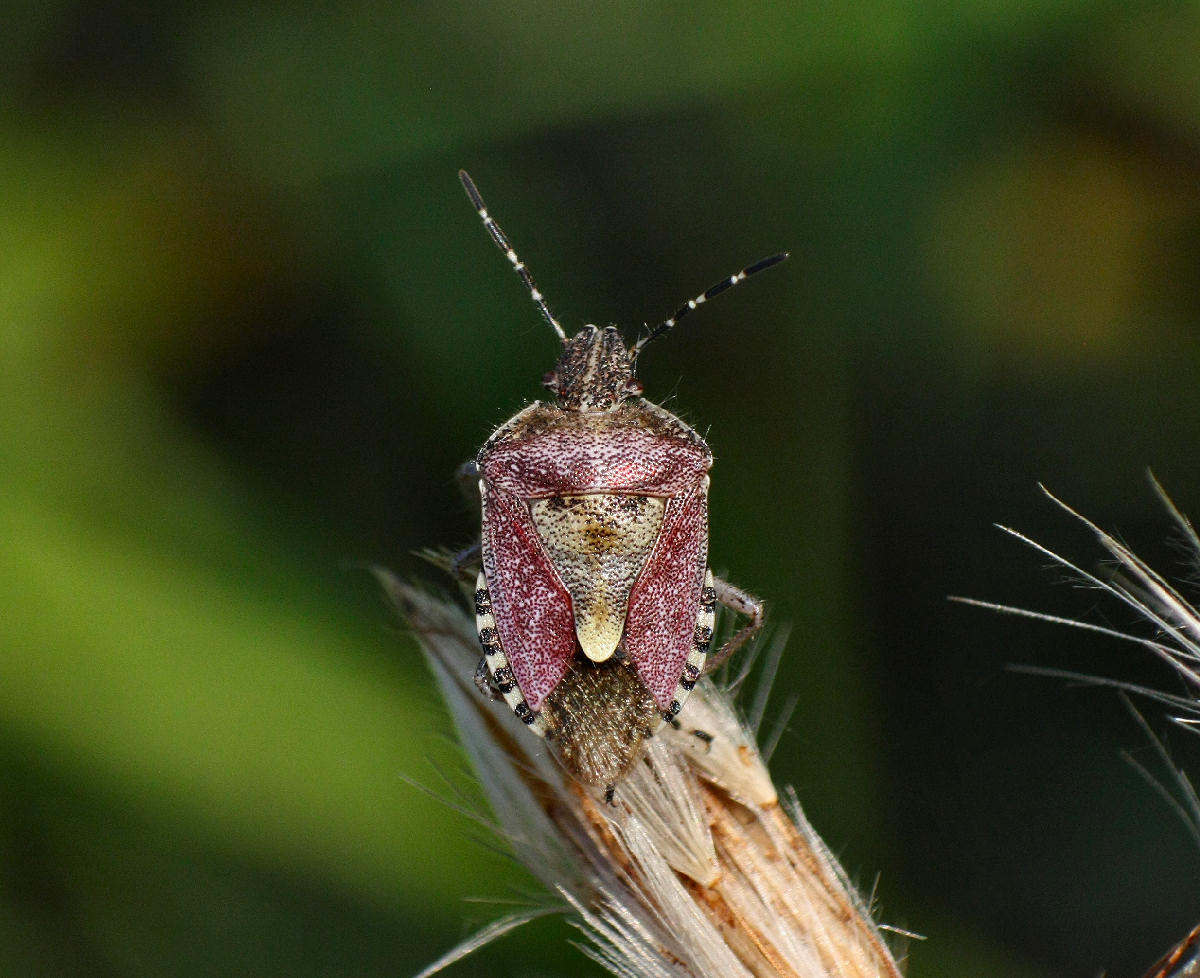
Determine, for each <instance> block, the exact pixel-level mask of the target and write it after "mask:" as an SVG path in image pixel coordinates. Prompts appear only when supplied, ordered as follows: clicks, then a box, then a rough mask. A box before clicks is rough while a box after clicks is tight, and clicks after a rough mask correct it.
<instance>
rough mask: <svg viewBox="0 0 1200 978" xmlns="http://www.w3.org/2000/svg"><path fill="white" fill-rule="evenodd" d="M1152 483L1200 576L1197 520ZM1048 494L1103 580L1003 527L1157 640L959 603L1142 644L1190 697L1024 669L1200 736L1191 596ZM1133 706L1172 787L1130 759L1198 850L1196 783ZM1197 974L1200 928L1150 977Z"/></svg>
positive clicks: (1198, 625)
mask: <svg viewBox="0 0 1200 978" xmlns="http://www.w3.org/2000/svg"><path fill="white" fill-rule="evenodd" d="M1150 482H1151V484H1152V485H1153V487H1154V491H1155V492H1156V493H1157V494H1158V497H1159V499H1160V500H1161V501H1162V504H1163V505H1164V506H1165V507H1166V510H1167V513H1168V514H1169V516H1170V518H1171V521H1172V523H1173V524H1174V529H1175V532H1176V535H1177V536H1178V538H1179V539H1178V541H1177V542H1178V543H1179V545H1180V548H1181V549H1182V550H1183V552H1184V553H1185V555H1186V558H1187V562H1188V563H1189V564H1190V565H1191V574H1192V575H1195V574H1196V573H1198V572H1200V536H1197V534H1196V530H1195V528H1194V527H1193V526H1192V523H1191V521H1190V520H1189V519H1188V518H1187V517H1186V516H1184V514H1183V513H1182V512H1181V511H1180V510H1179V509H1178V508H1177V507H1176V506H1175V504H1174V503H1173V502H1172V501H1171V499H1170V497H1169V496H1167V494H1166V492H1164V491H1163V488H1162V486H1161V485H1159V483H1158V481H1157V480H1156V479H1155V478H1154V476H1153V475H1150ZM1042 491H1043V492H1045V493H1046V495H1047V496H1048V497H1049V498H1050V499H1051V500H1052V501H1053V502H1054V503H1055V504H1057V505H1058V506H1059V507H1061V508H1062V509H1063V510H1064V511H1066V512H1067V513H1068V514H1069V515H1071V516H1072V517H1074V518H1075V519H1077V520H1079V521H1080V522H1081V523H1082V524H1083V525H1084V526H1086V527H1087V528H1088V529H1089V530H1090V531H1091V532H1092V533H1093V534H1094V535H1095V537H1096V539H1097V540H1098V541H1099V543H1100V545H1101V547H1102V548H1103V549H1104V551H1106V553H1107V554H1108V556H1109V557H1110V558H1111V559H1112V560H1113V561H1115V563H1114V565H1113V566H1112V567H1110V568H1108V569H1106V570H1105V571H1104V572H1103V574H1100V573H1092V572H1090V571H1087V570H1084V569H1083V567H1081V566H1080V565H1079V564H1078V563H1076V562H1074V561H1071V560H1068V559H1067V558H1065V557H1062V556H1060V555H1059V554H1057V553H1055V552H1054V551H1052V550H1050V549H1048V548H1046V547H1044V546H1042V545H1041V544H1040V543H1037V542H1036V541H1034V540H1031V539H1030V538H1029V537H1027V536H1025V534H1023V533H1020V532H1018V531H1017V530H1014V529H1012V528H1010V527H1007V526H1001V527H1000V529H1001V530H1003V531H1004V532H1005V533H1008V534H1010V535H1011V536H1013V537H1015V538H1016V539H1018V540H1020V541H1021V542H1022V543H1024V544H1025V545H1026V546H1029V547H1032V548H1033V549H1034V550H1036V551H1037V552H1038V553H1040V554H1042V555H1043V556H1045V557H1048V558H1049V559H1050V560H1051V561H1052V562H1053V563H1054V564H1055V565H1057V566H1058V567H1059V568H1061V569H1062V570H1065V571H1066V572H1067V573H1068V575H1069V577H1070V578H1071V579H1072V580H1073V581H1074V582H1075V583H1077V584H1080V585H1081V586H1083V587H1086V588H1092V589H1095V590H1098V591H1100V592H1102V593H1106V594H1108V595H1110V596H1112V597H1113V598H1116V599H1117V600H1118V601H1119V602H1121V603H1122V604H1124V605H1126V606H1127V607H1129V608H1131V609H1132V610H1133V611H1134V612H1135V613H1136V614H1137V616H1138V617H1139V618H1141V619H1143V620H1145V621H1146V622H1148V623H1149V624H1150V625H1151V626H1152V627H1153V630H1154V631H1153V634H1152V635H1151V636H1149V637H1147V636H1142V635H1135V634H1132V633H1129V632H1122V631H1120V630H1118V629H1114V628H1107V627H1105V626H1104V625H1097V624H1094V623H1091V622H1087V621H1077V620H1076V619H1073V618H1065V617H1062V616H1059V615H1050V614H1045V613H1043V612H1038V611H1030V610H1028V609H1025V608H1014V607H1012V606H1010V605H1002V604H994V603H992V602H990V601H978V600H975V599H972V598H961V597H955V598H953V600H955V601H958V602H961V603H963V604H970V605H975V606H977V607H981V608H987V609H989V610H991V611H1000V612H1003V613H1005V614H1013V615H1020V616H1022V617H1025V618H1034V619H1037V620H1039V621H1048V622H1052V623H1054V624H1058V625H1068V626H1070V627H1071V628H1079V629H1083V630H1084V631H1089V632H1094V633H1097V634H1099V635H1104V636H1107V637H1109V638H1115V639H1118V640H1120V641H1122V642H1132V643H1134V644H1136V645H1139V646H1141V647H1142V648H1143V649H1145V650H1146V651H1148V652H1150V653H1151V654H1152V655H1153V656H1155V657H1156V658H1158V659H1161V660H1162V661H1164V662H1166V663H1167V664H1168V665H1169V666H1170V667H1171V669H1172V670H1174V672H1175V673H1176V674H1177V675H1178V677H1179V678H1180V679H1181V680H1182V684H1183V685H1182V692H1179V693H1170V692H1166V691H1163V690H1159V689H1154V688H1152V687H1148V686H1141V685H1137V684H1133V683H1128V682H1123V681H1121V680H1119V679H1112V678H1099V677H1094V676H1082V675H1079V674H1078V673H1071V672H1063V671H1060V670H1055V669H1042V668H1029V667H1020V671H1022V672H1034V673H1039V674H1041V675H1048V676H1059V677H1063V678H1068V679H1072V680H1083V681H1085V682H1088V683H1092V684H1098V685H1103V686H1109V687H1113V688H1116V689H1119V690H1121V691H1122V693H1123V694H1132V695H1134V696H1138V697H1146V698H1148V699H1150V700H1152V701H1154V702H1157V703H1159V704H1161V705H1163V706H1166V707H1167V708H1168V710H1169V711H1171V720H1172V721H1173V722H1174V723H1176V724H1178V725H1179V726H1180V727H1182V728H1184V729H1185V730H1188V731H1190V732H1192V733H1200V611H1197V609H1196V606H1195V605H1194V604H1193V603H1192V602H1191V601H1189V600H1188V599H1187V598H1186V597H1185V596H1184V595H1183V593H1182V592H1181V591H1180V590H1179V588H1178V587H1176V586H1175V585H1174V584H1172V583H1171V582H1170V581H1169V580H1168V579H1167V578H1165V577H1163V576H1162V575H1161V574H1159V573H1158V572H1157V571H1156V570H1154V568H1152V567H1151V566H1150V565H1149V564H1147V563H1146V562H1145V561H1144V560H1142V558H1140V557H1139V556H1138V555H1137V554H1135V553H1134V552H1133V551H1132V550H1130V549H1129V548H1128V547H1127V546H1125V544H1123V543H1122V542H1121V541H1120V540H1118V539H1117V538H1116V537H1114V536H1112V534H1110V533H1107V532H1105V531H1104V530H1102V529H1100V527H1098V526H1097V525H1096V524H1095V523H1093V522H1092V521H1091V520H1089V519H1087V518H1086V517H1084V516H1081V515H1080V514H1079V513H1078V512H1076V511H1075V510H1074V509H1072V508H1071V507H1070V506H1068V505H1067V504H1066V503H1064V502H1063V501H1062V500H1060V499H1058V498H1056V497H1055V496H1054V495H1052V494H1051V493H1050V492H1049V491H1047V490H1046V489H1045V487H1044V486H1043V487H1042ZM1127 702H1128V701H1127ZM1130 708H1131V710H1133V715H1134V716H1135V718H1136V719H1137V720H1138V722H1139V723H1140V724H1141V726H1142V728H1143V729H1144V730H1145V732H1146V735H1147V736H1148V737H1149V739H1150V742H1151V743H1152V744H1153V746H1154V749H1155V752H1156V754H1157V756H1158V760H1159V762H1160V763H1161V764H1162V765H1163V766H1164V767H1165V768H1166V770H1167V771H1168V772H1169V774H1170V782H1169V783H1164V782H1162V781H1160V780H1159V779H1158V778H1156V777H1155V776H1154V775H1153V774H1151V773H1150V772H1149V771H1148V770H1147V769H1146V768H1145V767H1144V766H1142V765H1141V764H1140V763H1139V762H1136V761H1134V760H1132V758H1129V760H1130V763H1131V764H1133V765H1134V767H1135V768H1136V769H1137V770H1138V772H1139V773H1140V774H1141V775H1142V776H1143V777H1144V778H1145V779H1146V780H1147V781H1148V782H1149V783H1150V784H1151V786H1152V787H1153V788H1154V789H1155V790H1156V791H1157V792H1158V793H1159V794H1160V795H1161V796H1162V797H1163V798H1164V800H1165V801H1166V802H1167V804H1168V805H1169V806H1170V807H1171V808H1172V809H1173V810H1174V811H1175V812H1176V814H1178V815H1179V817H1180V818H1181V819H1182V821H1183V823H1184V824H1185V825H1186V826H1187V829H1188V831H1189V832H1190V833H1191V835H1192V837H1193V838H1194V839H1195V841H1196V844H1197V846H1200V795H1198V794H1197V792H1196V788H1195V785H1194V784H1193V783H1192V780H1191V779H1190V778H1189V777H1188V775H1187V773H1186V772H1185V771H1183V770H1182V769H1180V768H1178V767H1177V766H1176V765H1175V763H1174V762H1173V761H1172V759H1171V757H1170V755H1169V754H1168V753H1167V750H1166V748H1165V747H1164V745H1163V743H1162V741H1161V740H1159V739H1158V737H1156V736H1155V734H1154V733H1153V732H1152V730H1151V728H1150V725H1149V724H1148V723H1147V722H1146V721H1145V720H1144V719H1143V718H1142V716H1141V714H1140V713H1139V712H1138V711H1137V710H1135V709H1133V707H1132V706H1131V707H1130ZM1192 975H1200V926H1198V927H1196V928H1194V929H1193V930H1192V931H1190V932H1189V933H1188V934H1187V935H1185V936H1184V938H1183V940H1182V941H1181V942H1180V943H1179V944H1178V945H1177V947H1176V948H1175V949H1173V950H1172V951H1169V952H1168V953H1167V955H1166V956H1165V957H1164V958H1163V959H1162V960H1161V961H1160V962H1159V963H1158V964H1156V965H1154V966H1153V967H1152V968H1151V969H1150V971H1149V972H1147V975H1146V978H1187V976H1192Z"/></svg>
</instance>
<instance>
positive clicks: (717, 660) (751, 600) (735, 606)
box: [704, 577, 766, 675]
mask: <svg viewBox="0 0 1200 978" xmlns="http://www.w3.org/2000/svg"><path fill="white" fill-rule="evenodd" d="M712 583H713V590H714V591H715V592H716V597H717V601H718V602H719V603H720V604H722V605H724V606H725V607H726V608H729V609H730V610H732V611H736V612H737V613H738V614H739V615H744V616H745V617H747V618H749V619H750V620H749V621H748V622H746V624H745V625H743V626H742V627H741V628H739V629H738V630H737V631H736V632H735V633H734V634H733V635H732V636H731V637H730V638H729V640H728V641H727V642H726V643H725V644H724V645H722V646H721V647H720V648H719V649H717V651H716V652H714V653H713V654H712V655H710V656H709V657H708V661H707V662H706V663H705V664H704V673H705V675H707V674H708V673H710V672H712V671H713V670H714V669H718V668H720V667H721V666H722V665H723V664H724V663H725V661H726V660H727V659H728V658H729V657H730V656H731V655H733V653H735V652H736V651H737V650H738V649H740V648H741V647H742V646H743V645H745V644H746V642H748V641H749V640H750V639H751V638H752V637H753V636H754V634H755V632H757V631H758V630H759V629H760V628H762V625H763V617H764V615H765V613H766V608H765V607H764V605H763V603H762V601H761V600H759V599H758V598H756V597H755V596H754V595H753V594H750V593H748V592H746V591H743V590H742V589H741V588H740V587H737V586H736V585H733V584H730V583H729V582H728V581H723V580H721V579H720V578H719V577H714V578H713V579H712Z"/></svg>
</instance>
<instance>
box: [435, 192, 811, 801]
mask: <svg viewBox="0 0 1200 978" xmlns="http://www.w3.org/2000/svg"><path fill="white" fill-rule="evenodd" d="M459 177H460V179H461V180H462V184H463V187H464V188H465V189H466V191H467V196H468V197H470V199H471V203H472V204H473V205H474V207H475V209H476V210H477V211H478V212H479V216H480V217H481V218H482V219H483V222H484V226H485V227H486V228H487V230H488V232H489V233H490V234H491V236H492V239H493V240H494V241H495V242H496V244H497V245H498V246H499V247H500V250H501V251H503V252H504V253H505V255H507V257H508V259H509V261H510V262H511V263H512V265H513V268H514V269H515V270H516V272H517V274H518V275H520V277H521V280H522V281H523V282H524V284H525V286H526V288H527V289H528V290H529V293H530V295H531V297H532V298H533V301H534V302H535V303H536V305H537V307H538V309H539V310H540V311H541V314H542V316H543V318H544V319H545V320H546V322H547V323H549V325H550V326H551V327H552V328H553V329H554V331H555V332H556V333H557V335H558V337H559V339H560V340H561V341H562V344H563V346H562V353H561V354H560V356H559V358H558V363H557V365H556V366H555V368H554V369H553V370H552V371H551V372H550V373H548V374H546V376H545V378H544V379H543V383H544V385H545V386H546V387H547V388H548V389H549V390H551V391H553V393H554V395H555V398H554V402H553V403H547V402H541V401H537V402H534V403H533V404H530V405H529V406H528V407H526V408H525V409H524V410H522V411H520V412H519V413H517V415H516V416H514V417H513V418H512V419H511V420H509V421H508V422H506V423H505V424H503V425H501V426H500V427H499V428H498V429H497V430H496V431H495V432H494V433H493V434H492V436H491V437H490V438H489V439H488V440H487V441H486V442H485V443H484V445H483V447H482V448H481V449H480V450H479V454H478V456H477V457H476V459H475V462H474V464H473V465H472V464H470V463H468V466H467V467H466V474H467V475H469V476H474V477H477V478H478V485H479V494H480V496H481V497H482V504H483V527H482V534H481V540H480V550H481V556H482V567H481V569H480V571H479V576H478V579H477V582H476V590H475V616H476V619H475V620H476V625H477V626H478V629H479V641H480V643H481V644H482V646H483V652H484V656H483V660H482V661H481V662H480V666H479V670H478V672H477V674H476V678H477V681H479V683H480V686H481V688H482V689H485V690H492V691H495V692H499V693H500V694H501V695H502V696H503V697H504V699H505V701H506V702H507V703H508V705H509V707H510V708H511V709H512V711H513V712H514V713H515V714H516V715H517V716H518V717H519V718H520V719H521V720H522V721H524V723H525V724H526V725H527V726H528V727H529V729H530V730H532V731H533V732H534V733H535V734H537V735H538V736H541V737H545V738H547V739H549V740H552V741H553V742H554V743H555V745H556V748H557V753H558V756H559V757H560V758H561V760H562V762H563V763H564V765H565V766H566V768H567V770H568V771H570V772H571V773H572V774H573V775H574V776H575V777H576V778H578V779H579V780H580V781H582V782H585V783H587V784H591V785H599V786H604V787H605V788H606V793H607V796H608V798H609V799H610V800H611V798H612V792H613V789H614V787H615V785H616V784H617V782H618V781H619V780H620V779H621V777H622V776H623V775H624V774H625V773H626V772H627V771H628V770H629V768H630V766H631V765H632V764H633V763H634V762H635V761H636V760H637V758H638V757H639V756H640V753H641V746H642V743H643V741H644V740H645V738H646V737H649V736H650V735H651V734H652V733H653V732H654V730H655V729H656V728H657V727H658V726H659V725H660V724H662V723H663V722H664V721H667V722H670V723H675V722H676V720H675V718H676V716H677V715H678V713H679V711H680V710H681V709H682V707H683V704H684V702H685V701H686V700H687V697H688V693H689V692H690V691H691V689H692V687H693V686H695V684H696V682H697V680H698V679H699V678H700V677H701V676H702V675H703V674H704V673H705V671H706V663H707V668H708V669H712V668H715V667H716V665H718V664H720V663H721V662H723V661H724V660H725V659H727V658H728V657H729V655H731V654H732V653H733V652H734V651H735V650H736V649H737V648H738V647H739V646H740V645H742V644H743V643H744V642H745V641H746V640H747V639H748V638H749V637H750V636H751V635H753V634H754V632H756V631H757V630H758V628H759V627H760V626H761V624H762V620H763V608H762V604H761V602H759V601H758V600H757V599H756V598H753V597H751V596H750V595H749V594H747V593H745V592H744V591H741V590H739V589H738V588H735V587H733V586H732V585H729V584H727V583H725V582H724V581H721V580H719V579H717V578H714V577H713V574H712V571H711V570H709V568H708V486H709V475H708V473H709V469H710V468H711V466H712V460H713V458H712V452H711V450H710V449H709V447H708V445H707V444H705V442H704V439H703V438H701V437H700V436H699V435H698V434H697V433H696V432H695V431H693V430H692V429H691V428H690V427H688V425H686V424H685V423H684V422H683V421H681V420H680V419H679V418H677V417H676V416H675V415H674V414H672V413H671V412H669V411H667V410H666V409H664V408H662V407H660V406H658V405H656V404H653V403H651V402H650V401H647V400H645V399H644V398H642V397H641V396H640V395H641V393H642V384H641V382H640V381H638V380H637V378H636V377H635V376H634V368H635V365H636V362H637V357H638V354H639V353H640V352H641V350H642V348H643V347H644V346H645V345H646V343H647V342H649V341H650V340H652V339H655V338H657V337H659V336H661V335H663V334H664V333H666V332H668V331H669V330H670V329H672V328H673V327H674V326H675V324H676V323H677V322H678V321H679V320H680V319H681V318H683V316H685V315H686V314H687V313H689V312H690V311H691V310H693V309H695V308H696V306H698V305H700V304H701V303H703V302H705V301H707V300H708V299H711V298H712V297H713V296H715V295H717V294H719V293H721V292H723V291H725V290H726V289H728V288H730V287H732V286H733V285H736V284H737V283H739V282H741V281H742V280H744V279H745V278H748V277H749V276H750V275H753V274H755V273H756V272H759V271H762V270H763V269H765V268H769V267H770V266H772V265H774V264H776V263H777V262H780V261H782V260H783V259H784V258H786V257H787V255H786V254H778V255H772V256H771V257H769V258H764V259H762V260H761V261H759V262H756V263H755V264H753V265H750V266H749V267H747V268H745V269H743V270H742V271H740V272H738V273H737V274H736V275H732V276H730V277H729V278H726V279H723V280H722V281H721V282H719V283H717V284H716V285H714V286H712V287H711V288H710V289H708V290H707V291H705V292H703V293H701V294H700V295H699V296H697V297H696V298H695V299H692V300H691V301H689V302H687V303H685V304H684V305H683V306H681V307H680V308H679V309H678V310H677V311H676V313H675V314H674V315H673V316H672V317H671V318H670V319H667V320H664V321H663V322H662V323H660V324H659V325H658V326H656V327H654V328H653V329H651V330H649V331H648V333H647V334H646V335H645V336H643V337H642V338H641V339H640V340H639V341H638V342H637V343H635V344H634V345H633V346H632V347H627V346H626V344H625V341H624V340H623V339H622V337H621V334H620V333H619V332H618V331H617V329H616V327H614V326H606V327H604V328H599V327H596V326H592V325H588V326H585V327H584V328H583V329H582V330H581V331H580V332H579V333H577V334H576V335H575V336H574V337H570V338H568V337H567V335H566V333H565V332H564V331H563V328H562V327H561V326H560V325H559V323H558V321H557V320H556V319H555V318H554V316H553V315H552V314H551V312H550V309H549V307H548V306H547V305H546V301H545V299H544V297H543V296H542V293H541V292H540V291H539V290H538V288H537V286H536V285H535V284H534V281H533V278H532V276H531V275H530V274H529V271H528V270H527V269H526V268H525V265H524V263H523V262H522V261H521V260H520V259H519V258H518V257H517V254H516V252H515V251H514V250H513V248H512V246H511V244H510V243H509V240H508V237H507V236H506V235H505V234H504V232H503V231H502V230H501V229H500V227H499V225H498V224H496V222H495V221H494V220H493V219H492V217H491V216H490V215H489V214H488V211H487V207H486V206H485V204H484V202H483V199H482V198H481V197H480V195H479V192H478V190H476V189H475V185H474V183H472V181H471V178H470V177H469V176H467V174H466V173H465V172H461V171H460V173H459ZM718 603H720V604H723V605H725V606H727V607H730V608H732V609H734V610H736V611H738V612H739V613H741V614H743V615H745V616H746V617H747V618H748V619H749V620H748V622H747V623H746V624H745V625H743V627H742V628H741V629H739V630H738V631H737V632H736V633H735V634H734V635H733V636H732V637H731V638H730V639H729V640H728V641H727V642H726V643H725V644H724V645H723V646H722V647H721V648H720V649H718V650H717V651H716V652H715V653H713V655H712V656H711V657H710V656H709V647H710V643H711V641H712V636H713V620H714V613H715V607H716V605H717V604H718ZM489 678H490V682H489Z"/></svg>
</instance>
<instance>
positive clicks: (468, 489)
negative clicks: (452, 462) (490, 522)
mask: <svg viewBox="0 0 1200 978" xmlns="http://www.w3.org/2000/svg"><path fill="white" fill-rule="evenodd" d="M454 481H455V482H457V483H458V491H459V492H461V493H462V494H463V499H465V500H466V501H467V502H468V503H469V504H470V505H471V507H472V508H475V507H477V506H478V505H479V466H478V465H476V464H475V460H474V459H471V460H470V461H469V462H463V464H462V465H460V466H459V467H458V468H457V469H455V470H454Z"/></svg>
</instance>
